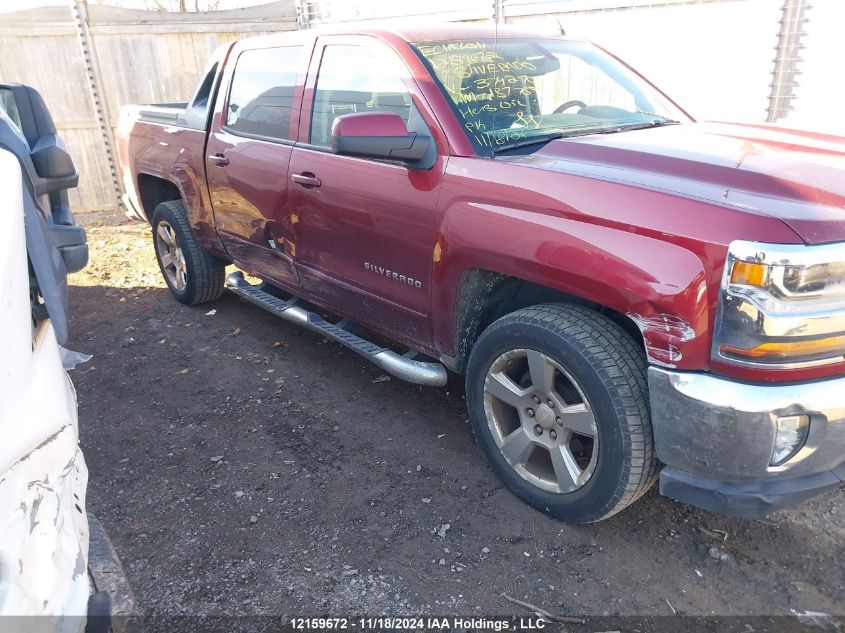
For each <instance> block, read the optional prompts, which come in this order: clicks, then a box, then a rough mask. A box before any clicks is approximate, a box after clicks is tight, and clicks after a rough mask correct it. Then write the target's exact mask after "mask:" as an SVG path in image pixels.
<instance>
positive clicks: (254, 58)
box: [226, 46, 302, 139]
mask: <svg viewBox="0 0 845 633" xmlns="http://www.w3.org/2000/svg"><path fill="white" fill-rule="evenodd" d="M301 57H302V47H301V46H286V47H280V48H257V49H253V50H246V51H243V52H242V53H241V54H240V55H239V56H238V61H237V64H236V65H235V73H234V75H233V77H232V87H231V89H230V91H229V102H228V105H227V107H226V127H227V128H228V129H229V130H230V131H232V132H235V133H240V134H246V135H248V136H259V137H263V138H269V139H290V117H291V111H292V110H293V93H294V89H295V88H296V77H297V72H298V70H299V66H300V60H301Z"/></svg>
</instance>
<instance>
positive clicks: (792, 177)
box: [508, 123, 845, 244]
mask: <svg viewBox="0 0 845 633" xmlns="http://www.w3.org/2000/svg"><path fill="white" fill-rule="evenodd" d="M508 160H512V161H513V162H517V163H521V164H526V165H530V166H534V167H538V168H542V169H549V170H554V171H562V172H566V173H571V174H579V175H586V176H590V177H597V178H602V179H606V180H612V181H616V182H624V183H630V184H634V185H637V186H642V187H647V188H652V189H659V190H662V191H671V192H673V193H677V194H678V195H683V196H687V197H692V198H697V199H703V200H706V201H709V202H713V203H715V204H719V205H723V206H725V205H726V206H730V207H734V208H737V209H740V210H743V211H746V212H750V213H757V214H763V215H768V216H772V217H775V218H778V219H779V220H781V221H783V222H784V223H785V224H786V225H787V226H789V227H790V228H791V229H792V230H793V231H795V233H797V234H798V236H799V237H800V238H801V239H802V240H803V241H804V242H806V243H808V244H819V243H825V242H838V241H845V138H843V137H839V136H830V135H824V134H815V133H811V132H800V131H796V130H788V129H784V128H779V127H775V126H771V125H740V124H734V123H691V124H682V125H671V126H666V127H659V128H651V129H645V130H631V131H628V132H617V133H614V134H593V135H589V136H580V137H574V138H568V139H558V140H555V141H552V142H550V143H548V144H546V145H545V146H544V147H543V149H541V150H540V151H538V152H535V153H533V154H530V155H527V156H520V157H515V158H513V159H508Z"/></svg>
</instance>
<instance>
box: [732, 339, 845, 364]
mask: <svg viewBox="0 0 845 633" xmlns="http://www.w3.org/2000/svg"><path fill="white" fill-rule="evenodd" d="M719 351H720V352H721V353H723V354H725V355H726V356H733V357H738V358H747V359H754V360H790V361H795V360H798V359H801V358H805V357H809V358H807V360H811V359H812V357H817V356H829V355H831V354H836V353H839V354H841V355H845V336H833V337H830V338H820V339H814V340H809V341H787V342H769V343H763V344H761V345H758V346H757V347H752V348H749V349H745V348H742V347H733V346H731V345H720V346H719Z"/></svg>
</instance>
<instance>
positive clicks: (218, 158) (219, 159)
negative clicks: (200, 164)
mask: <svg viewBox="0 0 845 633" xmlns="http://www.w3.org/2000/svg"><path fill="white" fill-rule="evenodd" d="M208 160H213V161H214V162H215V163H217V166H218V167H225V166H226V165H228V164H229V159H228V158H226V157H225V156H223V154H209V155H208Z"/></svg>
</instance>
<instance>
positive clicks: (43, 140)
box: [0, 84, 79, 195]
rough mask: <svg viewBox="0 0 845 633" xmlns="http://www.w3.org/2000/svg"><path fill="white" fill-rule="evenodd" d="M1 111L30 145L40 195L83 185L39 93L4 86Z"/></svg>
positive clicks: (15, 86)
mask: <svg viewBox="0 0 845 633" xmlns="http://www.w3.org/2000/svg"><path fill="white" fill-rule="evenodd" d="M0 107H2V108H3V109H4V111H5V112H6V113H7V115H9V117H10V118H11V119H12V121H13V122H14V123H15V124H16V125H17V126H18V127H19V128H20V131H21V132H22V133H23V135H24V138H25V139H26V141H27V143H28V144H29V147H30V158H31V159H32V165H33V167H34V168H35V177H34V178H33V179H32V185H33V188H34V189H35V192H36V195H41V194H46V193H52V192H56V191H62V190H64V189H72V188H74V187H76V186H77V184H78V183H79V175H78V174H77V172H76V167H74V164H73V160H72V159H71V157H70V154H68V152H67V150H66V149H65V145H64V143H63V142H62V139H61V137H59V135H58V133H57V132H56V126H55V124H54V123H53V117H52V116H51V115H50V110H49V109H48V108H47V104H46V103H44V99H42V98H41V95H40V94H39V93H38V91H37V90H35V88H32V87H30V86H24V85H21V84H1V85H0Z"/></svg>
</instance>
